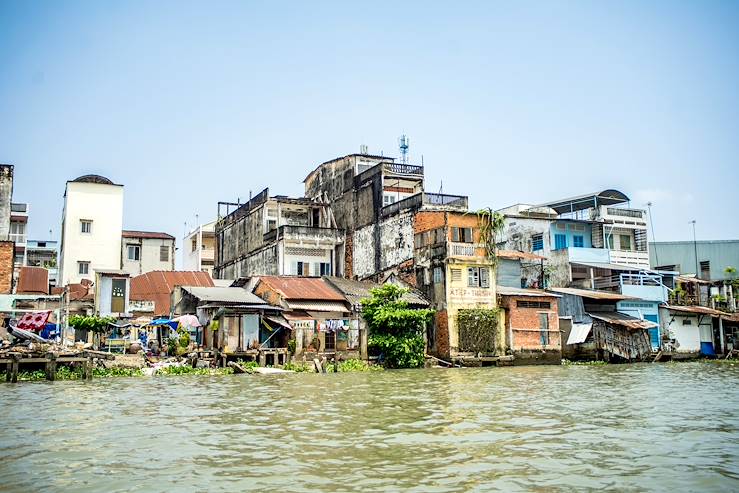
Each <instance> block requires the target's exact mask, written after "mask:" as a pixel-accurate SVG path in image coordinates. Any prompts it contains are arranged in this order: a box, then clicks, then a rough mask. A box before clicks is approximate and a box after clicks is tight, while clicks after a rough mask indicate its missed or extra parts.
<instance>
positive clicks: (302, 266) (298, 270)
mask: <svg viewBox="0 0 739 493" xmlns="http://www.w3.org/2000/svg"><path fill="white" fill-rule="evenodd" d="M308 265H309V263H308V262H293V272H292V273H293V275H295V276H307V275H308V271H309V268H308Z"/></svg>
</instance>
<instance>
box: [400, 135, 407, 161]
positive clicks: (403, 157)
mask: <svg viewBox="0 0 739 493" xmlns="http://www.w3.org/2000/svg"><path fill="white" fill-rule="evenodd" d="M408 142H409V141H408V137H407V136H406V135H405V134H403V135H401V136H400V138H399V139H398V147H400V162H401V163H403V164H408V146H409V144H408Z"/></svg>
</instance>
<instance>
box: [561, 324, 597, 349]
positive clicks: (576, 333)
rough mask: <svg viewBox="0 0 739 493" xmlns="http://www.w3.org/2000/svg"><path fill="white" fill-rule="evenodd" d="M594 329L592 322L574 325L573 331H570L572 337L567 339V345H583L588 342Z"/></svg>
mask: <svg viewBox="0 0 739 493" xmlns="http://www.w3.org/2000/svg"><path fill="white" fill-rule="evenodd" d="M592 328H593V323H592V322H591V323H584V324H577V323H573V324H572V329H571V330H570V336H569V337H568V338H567V344H582V343H583V342H585V341H586V340H587V338H588V334H590V331H591V330H592Z"/></svg>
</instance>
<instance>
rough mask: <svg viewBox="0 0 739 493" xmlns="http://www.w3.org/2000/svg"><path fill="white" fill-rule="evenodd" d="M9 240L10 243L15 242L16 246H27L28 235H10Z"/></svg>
mask: <svg viewBox="0 0 739 493" xmlns="http://www.w3.org/2000/svg"><path fill="white" fill-rule="evenodd" d="M8 238H9V239H10V241H12V242H15V243H16V244H20V245H22V244H25V243H26V235H25V234H18V233H10V234H9V235H8Z"/></svg>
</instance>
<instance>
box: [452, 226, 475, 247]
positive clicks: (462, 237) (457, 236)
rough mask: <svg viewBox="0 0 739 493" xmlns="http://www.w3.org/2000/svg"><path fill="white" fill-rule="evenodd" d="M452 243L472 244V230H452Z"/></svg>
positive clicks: (454, 228)
mask: <svg viewBox="0 0 739 493" xmlns="http://www.w3.org/2000/svg"><path fill="white" fill-rule="evenodd" d="M452 241H455V242H457V243H472V228H457V227H453V228H452Z"/></svg>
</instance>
